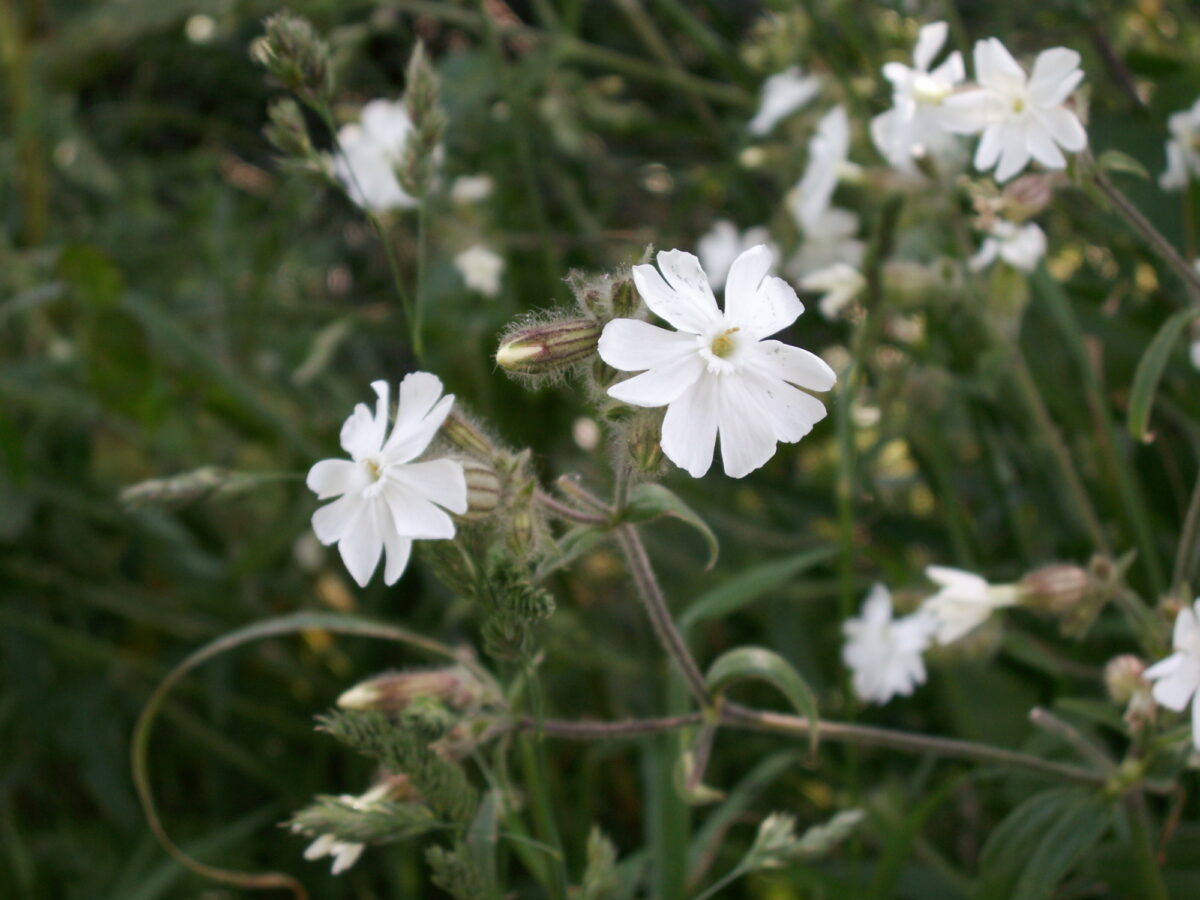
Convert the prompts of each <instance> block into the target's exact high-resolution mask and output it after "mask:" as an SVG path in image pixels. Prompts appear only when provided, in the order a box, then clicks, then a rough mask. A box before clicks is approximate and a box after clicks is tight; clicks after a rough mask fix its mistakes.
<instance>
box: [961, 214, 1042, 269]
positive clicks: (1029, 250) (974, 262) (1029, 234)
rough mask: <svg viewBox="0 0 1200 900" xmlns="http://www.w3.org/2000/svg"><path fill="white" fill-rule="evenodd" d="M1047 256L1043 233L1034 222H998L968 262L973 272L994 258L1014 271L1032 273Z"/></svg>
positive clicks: (998, 220)
mask: <svg viewBox="0 0 1200 900" xmlns="http://www.w3.org/2000/svg"><path fill="white" fill-rule="evenodd" d="M1045 255H1046V232H1044V231H1042V229H1041V228H1039V227H1038V226H1037V225H1036V224H1034V223H1032V222H1031V223H1029V224H1028V225H1015V224H1013V223H1012V222H1006V221H1005V220H1004V219H997V220H996V222H995V224H994V225H992V230H991V231H990V232H989V233H988V236H987V237H986V238H984V241H983V244H981V245H980V247H979V252H978V253H976V254H975V255H974V256H972V257H971V258H970V259H969V260H967V266H968V267H969V268H970V269H971V271H972V272H978V271H980V270H981V269H986V268H987V267H988V266H990V265H991V264H992V263H993V262H995V261H996V259H997V257H998V258H1000V259H1002V260H1004V261H1005V262H1006V263H1008V264H1009V265H1010V266H1012V267H1013V268H1014V269H1019V270H1020V271H1022V272H1032V271H1033V270H1034V269H1036V268H1037V264H1038V262H1040V261H1041V258H1042V257H1043V256H1045Z"/></svg>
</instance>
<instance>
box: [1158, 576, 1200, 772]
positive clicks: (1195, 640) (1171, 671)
mask: <svg viewBox="0 0 1200 900" xmlns="http://www.w3.org/2000/svg"><path fill="white" fill-rule="evenodd" d="M1171 644H1172V649H1174V651H1175V652H1174V653H1172V654H1171V655H1170V656H1168V657H1167V658H1166V659H1163V660H1160V661H1159V662H1157V663H1155V664H1154V665H1152V666H1151V667H1150V668H1148V669H1147V670H1146V671H1145V678H1146V680H1147V681H1153V682H1154V688H1153V694H1154V699H1155V700H1157V701H1158V702H1159V703H1161V704H1162V705H1163V706H1165V707H1166V708H1167V709H1172V710H1174V711H1175V712H1183V710H1184V708H1185V707H1187V705H1188V703H1191V704H1192V745H1193V746H1194V747H1195V748H1196V749H1197V750H1200V702H1196V699H1195V698H1196V692H1197V691H1200V598H1198V599H1197V600H1196V601H1195V602H1194V603H1193V604H1192V606H1191V607H1187V606H1185V607H1184V608H1183V609H1181V610H1180V611H1179V615H1177V616H1176V617H1175V634H1174V637H1173V638H1172V642H1171Z"/></svg>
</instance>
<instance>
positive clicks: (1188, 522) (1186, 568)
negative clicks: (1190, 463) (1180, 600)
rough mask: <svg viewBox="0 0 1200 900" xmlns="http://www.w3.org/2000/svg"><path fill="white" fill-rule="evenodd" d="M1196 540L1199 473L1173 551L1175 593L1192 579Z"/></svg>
mask: <svg viewBox="0 0 1200 900" xmlns="http://www.w3.org/2000/svg"><path fill="white" fill-rule="evenodd" d="M1197 541H1200V475H1197V476H1196V486H1195V487H1194V488H1192V499H1191V500H1190V501H1189V502H1188V508H1187V515H1185V516H1184V518H1183V533H1182V534H1180V536H1179V548H1178V549H1177V550H1176V551H1175V569H1174V572H1173V573H1172V575H1171V590H1172V591H1173V592H1175V593H1176V594H1179V593H1180V592H1181V591H1183V589H1184V588H1185V587H1187V585H1188V583H1189V582H1190V581H1191V580H1192V568H1193V566H1194V564H1195V561H1196V543H1197Z"/></svg>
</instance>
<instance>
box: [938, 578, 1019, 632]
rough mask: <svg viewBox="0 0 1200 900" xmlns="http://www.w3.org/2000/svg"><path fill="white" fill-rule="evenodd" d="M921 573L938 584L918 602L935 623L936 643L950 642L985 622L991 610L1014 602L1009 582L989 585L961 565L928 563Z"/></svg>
mask: <svg viewBox="0 0 1200 900" xmlns="http://www.w3.org/2000/svg"><path fill="white" fill-rule="evenodd" d="M925 577H926V578H928V579H929V580H930V581H932V582H934V583H935V584H937V585H938V586H939V587H940V588H941V590H939V591H938V592H937V593H936V594H934V595H933V596H932V597H930V598H929V599H927V600H926V601H925V602H924V603H922V604H921V611H922V612H924V613H926V614H927V615H929V616H930V617H932V618H933V620H934V621H935V622H936V623H937V642H938V643H939V644H952V643H954V642H955V641H957V640H958V639H959V638H961V637H963V636H964V635H966V634H967V633H968V632H971V631H974V630H975V629H976V628H978V627H979V626H980V625H982V624H983V623H984V622H986V621H987V620H988V618H989V617H990V616H991V614H992V611H993V610H996V609H1000V608H1001V607H1004V606H1014V605H1016V602H1017V590H1016V588H1014V587H1013V586H1012V585H996V586H993V585H990V584H988V583H987V581H985V580H984V579H983V578H980V577H979V576H978V575H974V574H972V573H971V572H964V571H963V570H962V569H951V568H948V567H946V566H929V567H928V568H926V569H925Z"/></svg>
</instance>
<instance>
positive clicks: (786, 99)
mask: <svg viewBox="0 0 1200 900" xmlns="http://www.w3.org/2000/svg"><path fill="white" fill-rule="evenodd" d="M820 90H821V79H820V78H818V77H817V76H816V75H805V74H804V72H803V71H801V69H800V67H799V66H792V67H791V68H790V69H786V70H785V71H783V72H779V73H778V74H775V75H772V76H771V77H770V78H768V79H767V80H766V81H764V82H763V86H762V100H761V101H760V102H759V105H758V112H757V113H755V114H754V118H753V119H751V120H750V125H749V128H750V133H751V134H753V135H758V136H760V137H761V136H762V135H764V134H769V133H770V131H771V129H773V128H774V127H775V126H776V125H778V124H779V123H780V122H781V121H783V120H784V119H786V118H787V117H788V116H790V115H791V114H792V113H794V112H795V111H796V110H798V109H800V108H801V107H803V106H804V105H805V104H806V103H808V102H809V101H810V100H812V98H813V97H815V96H817V93H818V92H819V91H820Z"/></svg>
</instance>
